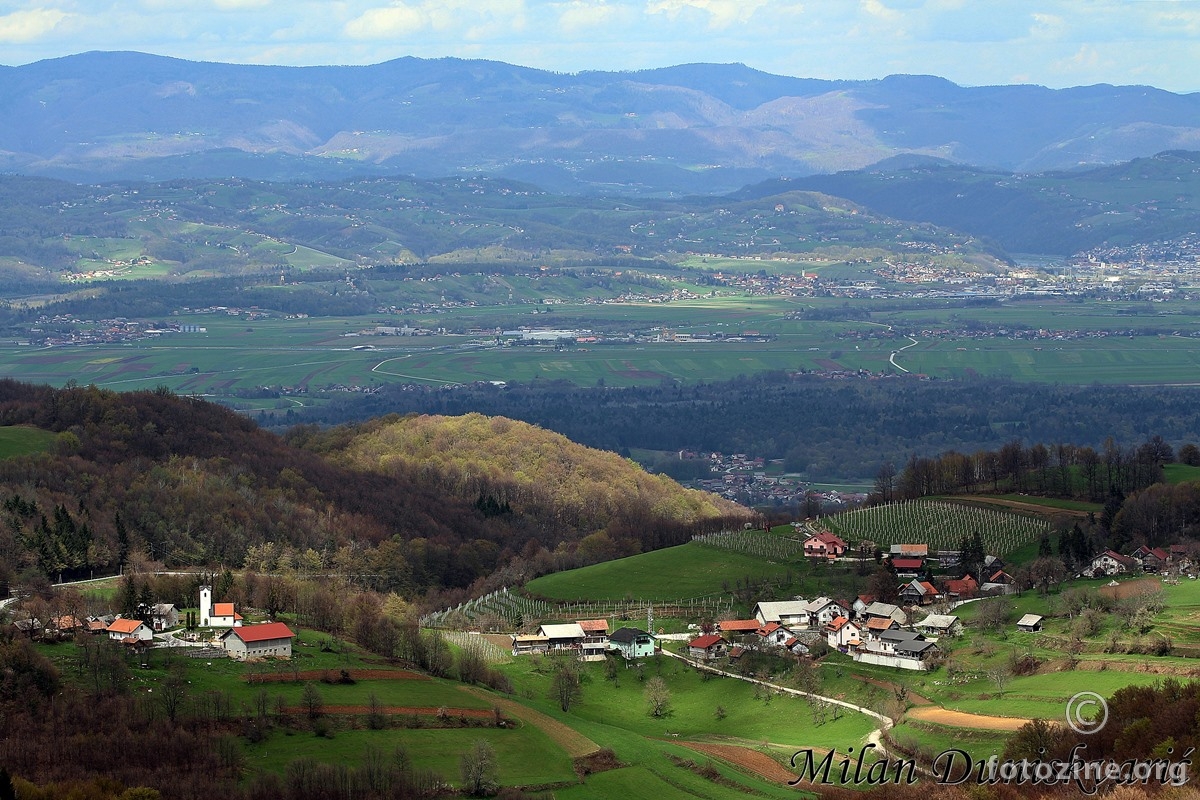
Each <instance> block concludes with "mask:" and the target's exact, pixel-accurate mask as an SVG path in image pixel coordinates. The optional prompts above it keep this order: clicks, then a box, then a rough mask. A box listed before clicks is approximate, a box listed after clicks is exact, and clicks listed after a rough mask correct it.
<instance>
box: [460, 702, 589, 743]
mask: <svg viewBox="0 0 1200 800" xmlns="http://www.w3.org/2000/svg"><path fill="white" fill-rule="evenodd" d="M458 688H459V689H460V690H462V691H464V692H467V693H469V694H473V695H475V696H476V697H480V698H483V699H484V700H486V701H488V702H489V703H493V704H495V705H497V706H499V707H500V709H501V710H502V711H504V712H505V713H506V714H508V715H510V716H513V717H516V718H517V719H519V720H521V721H523V722H528V723H529V724H530V725H535V726H537V727H538V728H541V729H542V731H543V732H544V733H545V734H546V735H547V736H549V737H550V738H551V739H553V740H554V742H555V744H557V745H558V746H559V747H561V748H562V749H563V750H566V751H567V754H568V755H569V756H571V758H578V757H579V756H586V755H588V754H590V753H594V752H596V751H597V750H599V749H600V745H598V744H596V743H595V742H593V741H592V740H591V739H589V738H587V737H586V736H584V735H583V734H582V733H579V732H578V731H576V730H574V729H572V728H570V727H568V726H567V725H564V724H563V723H561V722H559V721H558V720H556V719H554V717H551V716H547V715H546V714H543V713H542V712H540V711H536V710H534V709H532V708H529V707H528V706H523V705H521V704H520V703H517V702H514V701H512V700H506V699H505V698H503V697H498V696H496V695H494V694H489V693H488V692H484V691H482V690H481V689H476V688H475V687H473V686H460V687H458Z"/></svg>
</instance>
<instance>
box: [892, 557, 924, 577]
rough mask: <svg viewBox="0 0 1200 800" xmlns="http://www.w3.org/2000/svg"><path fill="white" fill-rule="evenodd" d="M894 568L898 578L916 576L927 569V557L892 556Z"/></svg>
mask: <svg viewBox="0 0 1200 800" xmlns="http://www.w3.org/2000/svg"><path fill="white" fill-rule="evenodd" d="M892 569H894V570H896V577H898V578H915V577H917V575H919V574H921V572H923V571H924V570H925V559H923V558H919V557H915V558H914V557H910V556H892Z"/></svg>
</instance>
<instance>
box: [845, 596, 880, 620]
mask: <svg viewBox="0 0 1200 800" xmlns="http://www.w3.org/2000/svg"><path fill="white" fill-rule="evenodd" d="M875 600H876V598H875V595H873V594H860V595H859V596H858V597H856V598H854V603H853V604H851V606H850V610H851V611H852V612H854V613H853V616H854V618H855V619H858V618H860V617H862V615H863V612H864V611H866V610H867V607H868V606H870V605H871V604H872V603H874V602H875Z"/></svg>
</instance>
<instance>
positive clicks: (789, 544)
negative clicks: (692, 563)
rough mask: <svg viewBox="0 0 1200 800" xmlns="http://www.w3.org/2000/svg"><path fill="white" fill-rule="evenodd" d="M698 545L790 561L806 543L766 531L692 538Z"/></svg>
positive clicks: (771, 559)
mask: <svg viewBox="0 0 1200 800" xmlns="http://www.w3.org/2000/svg"><path fill="white" fill-rule="evenodd" d="M692 541H693V542H695V543H696V544H702V545H705V546H706V547H717V548H720V549H722V550H731V551H733V552H735V553H745V554H746V555H751V556H757V557H759V558H764V559H767V560H768V561H790V560H792V559H793V558H795V557H796V556H797V555H799V554H800V553H801V552H803V550H804V543H803V542H800V541H798V540H796V539H785V538H784V537H782V536H778V535H776V534H772V533H767V532H766V531H720V532H718V533H701V534H697V535H695V536H693V537H692Z"/></svg>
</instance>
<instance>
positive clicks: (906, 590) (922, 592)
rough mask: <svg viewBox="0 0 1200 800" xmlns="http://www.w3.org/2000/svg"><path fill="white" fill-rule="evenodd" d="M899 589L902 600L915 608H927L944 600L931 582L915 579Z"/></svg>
mask: <svg viewBox="0 0 1200 800" xmlns="http://www.w3.org/2000/svg"><path fill="white" fill-rule="evenodd" d="M899 589H900V599H901V600H903V601H904V602H906V603H908V604H910V605H914V606H927V605H929V604H930V603H936V602H937V601H938V600H941V599H942V593H941V592H939V591H938V590H937V587H936V586H934V585H933V584H932V583H930V582H929V581H919V580H917V579H916V578H913V579H912V580H911V581H909V582H908V583H906V584H904V585H903V586H901V587H899Z"/></svg>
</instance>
